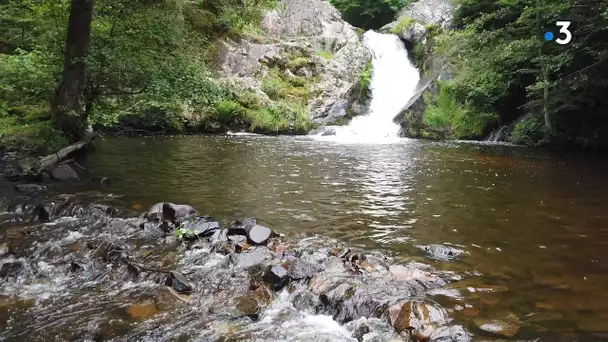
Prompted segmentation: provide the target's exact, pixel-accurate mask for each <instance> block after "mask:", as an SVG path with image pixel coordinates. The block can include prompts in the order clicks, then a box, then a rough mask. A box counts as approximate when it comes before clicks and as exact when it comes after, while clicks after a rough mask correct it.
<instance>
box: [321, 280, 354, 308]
mask: <svg viewBox="0 0 608 342" xmlns="http://www.w3.org/2000/svg"><path fill="white" fill-rule="evenodd" d="M353 290H354V289H353V287H352V285H350V284H346V283H345V284H340V285H338V286H336V287H335V288H334V289H332V290H329V291H327V292H326V293H323V294H321V295H320V296H319V299H320V300H321V302H322V303H323V304H325V305H327V306H335V305H336V303H338V302H341V301H344V300H347V299H349V298H350V297H352V295H353V292H354V291H353Z"/></svg>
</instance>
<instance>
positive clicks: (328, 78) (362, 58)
mask: <svg viewBox="0 0 608 342" xmlns="http://www.w3.org/2000/svg"><path fill="white" fill-rule="evenodd" d="M262 29H263V30H264V32H265V34H264V36H262V37H256V38H255V39H253V38H248V39H244V40H243V41H241V42H235V41H230V40H227V41H224V42H222V44H221V46H220V51H219V60H220V70H221V72H222V74H223V75H224V76H225V77H226V78H228V79H229V80H230V81H229V82H231V83H232V84H233V85H236V86H237V87H240V88H243V89H249V90H253V91H254V92H255V93H257V94H259V95H260V97H262V98H264V99H265V100H267V101H270V100H269V99H268V97H267V96H266V94H265V93H264V92H263V91H262V90H261V88H262V83H263V79H264V78H265V77H266V76H267V75H268V73H269V72H270V71H276V70H280V72H282V73H284V74H286V75H288V76H299V77H304V78H306V80H307V82H308V83H309V86H310V87H309V99H308V101H307V109H308V111H309V113H310V115H311V116H312V118H313V119H314V121H316V122H321V123H326V122H333V121H335V120H337V119H339V118H341V117H344V116H345V115H346V114H347V113H348V112H349V111H350V112H351V114H352V115H357V114H362V113H363V112H364V111H365V108H364V106H357V105H356V102H357V101H358V100H359V98H358V95H359V92H358V88H357V85H358V82H357V81H358V77H359V74H360V73H361V72H362V70H363V69H364V67H365V65H366V64H367V62H368V61H369V60H370V57H371V55H370V52H369V51H368V49H367V48H366V47H365V46H364V44H363V37H362V35H360V34H359V33H358V32H357V30H356V29H355V28H354V27H353V26H351V25H350V24H348V23H347V22H345V21H344V20H342V19H341V18H340V13H339V12H338V10H336V9H335V8H334V7H333V6H332V5H330V4H329V3H328V2H326V1H321V0H284V1H282V2H281V3H280V4H279V5H278V6H277V9H275V10H272V11H270V12H268V13H266V15H265V17H264V19H263V21H262Z"/></svg>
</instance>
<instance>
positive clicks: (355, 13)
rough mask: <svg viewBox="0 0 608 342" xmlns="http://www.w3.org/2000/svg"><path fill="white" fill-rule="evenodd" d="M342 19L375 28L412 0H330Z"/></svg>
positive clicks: (365, 27)
mask: <svg viewBox="0 0 608 342" xmlns="http://www.w3.org/2000/svg"><path fill="white" fill-rule="evenodd" d="M329 2H330V3H331V4H332V5H334V6H335V7H336V8H337V9H338V10H339V11H340V12H341V13H342V17H343V18H344V20H346V21H348V22H349V23H350V24H352V25H353V26H356V27H361V28H364V29H366V30H369V29H372V30H377V29H379V28H380V27H382V26H384V25H385V24H388V23H390V22H391V21H393V18H394V17H395V14H396V13H397V12H398V11H399V10H401V9H402V8H404V7H406V6H407V5H409V4H410V3H412V2H414V0H330V1H329Z"/></svg>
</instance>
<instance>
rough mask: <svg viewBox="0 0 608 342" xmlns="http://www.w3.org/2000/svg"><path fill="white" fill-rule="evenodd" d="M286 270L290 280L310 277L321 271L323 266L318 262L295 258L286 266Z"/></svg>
mask: <svg viewBox="0 0 608 342" xmlns="http://www.w3.org/2000/svg"><path fill="white" fill-rule="evenodd" d="M287 272H288V274H289V277H290V278H291V279H292V280H301V279H310V278H312V277H314V276H315V275H317V274H318V273H320V272H323V267H322V266H321V265H319V264H313V263H310V262H307V261H304V260H300V259H295V260H293V261H292V262H291V263H290V264H289V266H288V267H287Z"/></svg>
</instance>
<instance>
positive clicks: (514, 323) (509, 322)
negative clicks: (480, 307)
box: [474, 313, 520, 337]
mask: <svg viewBox="0 0 608 342" xmlns="http://www.w3.org/2000/svg"><path fill="white" fill-rule="evenodd" d="M474 322H475V325H476V326H477V328H479V329H480V330H482V331H485V332H486V333H490V335H497V336H502V337H513V336H515V335H516V334H517V333H518V332H519V328H520V322H519V318H518V317H517V315H515V314H513V313H507V314H505V315H503V316H502V317H500V318H491V319H488V318H477V319H475V320H474Z"/></svg>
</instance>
